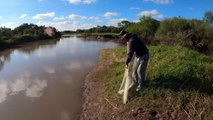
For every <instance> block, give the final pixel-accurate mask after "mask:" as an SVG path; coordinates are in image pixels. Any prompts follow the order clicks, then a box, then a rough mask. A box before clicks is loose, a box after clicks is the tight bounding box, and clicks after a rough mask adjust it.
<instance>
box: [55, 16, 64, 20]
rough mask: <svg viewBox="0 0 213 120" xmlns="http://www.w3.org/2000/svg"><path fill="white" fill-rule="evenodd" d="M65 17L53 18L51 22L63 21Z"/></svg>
mask: <svg viewBox="0 0 213 120" xmlns="http://www.w3.org/2000/svg"><path fill="white" fill-rule="evenodd" d="M64 19H65V17H64V16H61V17H54V18H53V20H55V21H57V20H64Z"/></svg>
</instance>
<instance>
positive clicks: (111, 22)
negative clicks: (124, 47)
mask: <svg viewBox="0 0 213 120" xmlns="http://www.w3.org/2000/svg"><path fill="white" fill-rule="evenodd" d="M124 20H128V19H126V18H120V19H111V20H110V21H109V22H108V23H107V26H116V27H117V26H118V23H119V22H121V21H124Z"/></svg>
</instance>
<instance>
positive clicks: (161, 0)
mask: <svg viewBox="0 0 213 120" xmlns="http://www.w3.org/2000/svg"><path fill="white" fill-rule="evenodd" d="M144 1H145V2H154V3H156V4H164V5H167V4H170V3H173V2H174V1H173V0H144Z"/></svg>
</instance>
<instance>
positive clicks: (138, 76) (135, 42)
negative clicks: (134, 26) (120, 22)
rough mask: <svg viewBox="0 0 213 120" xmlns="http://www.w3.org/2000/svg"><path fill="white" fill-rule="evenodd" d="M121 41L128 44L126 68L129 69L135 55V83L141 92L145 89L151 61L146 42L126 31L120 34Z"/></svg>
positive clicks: (137, 89)
mask: <svg viewBox="0 0 213 120" xmlns="http://www.w3.org/2000/svg"><path fill="white" fill-rule="evenodd" d="M120 35H121V36H122V38H121V39H123V40H125V41H126V42H127V48H128V51H127V57H126V68H128V66H129V63H130V61H131V59H132V56H133V55H134V54H135V60H134V65H133V82H134V85H135V86H136V91H137V92H138V91H140V90H141V88H142V87H145V86H146V85H145V74H146V68H147V63H148V60H149V51H148V49H147V47H146V45H145V44H144V42H143V41H142V40H141V39H140V38H139V37H138V36H137V35H135V34H132V33H128V32H126V31H125V30H122V31H121V32H120Z"/></svg>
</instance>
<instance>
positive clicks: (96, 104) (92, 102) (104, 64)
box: [80, 49, 113, 120]
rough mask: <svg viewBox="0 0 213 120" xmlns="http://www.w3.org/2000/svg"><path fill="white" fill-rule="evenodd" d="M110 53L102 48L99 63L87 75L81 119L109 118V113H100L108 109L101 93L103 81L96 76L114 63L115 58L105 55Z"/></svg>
mask: <svg viewBox="0 0 213 120" xmlns="http://www.w3.org/2000/svg"><path fill="white" fill-rule="evenodd" d="M109 54H110V51H109V50H108V49H103V50H101V52H100V54H99V61H98V63H97V64H96V65H95V66H94V67H93V69H92V70H91V71H90V72H89V73H88V74H87V75H86V78H85V82H84V91H83V98H82V99H83V104H82V111H81V114H80V120H90V119H91V120H95V119H106V118H108V116H107V114H105V115H104V116H102V115H100V114H102V113H107V109H103V106H102V101H103V98H101V97H100V95H99V92H100V90H101V88H102V87H103V81H101V80H99V79H98V77H96V76H97V75H98V73H100V72H102V71H103V70H105V69H107V68H109V67H110V66H111V65H112V64H113V60H111V59H104V56H105V55H109ZM103 55H104V56H103ZM108 113H109V112H108Z"/></svg>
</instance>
